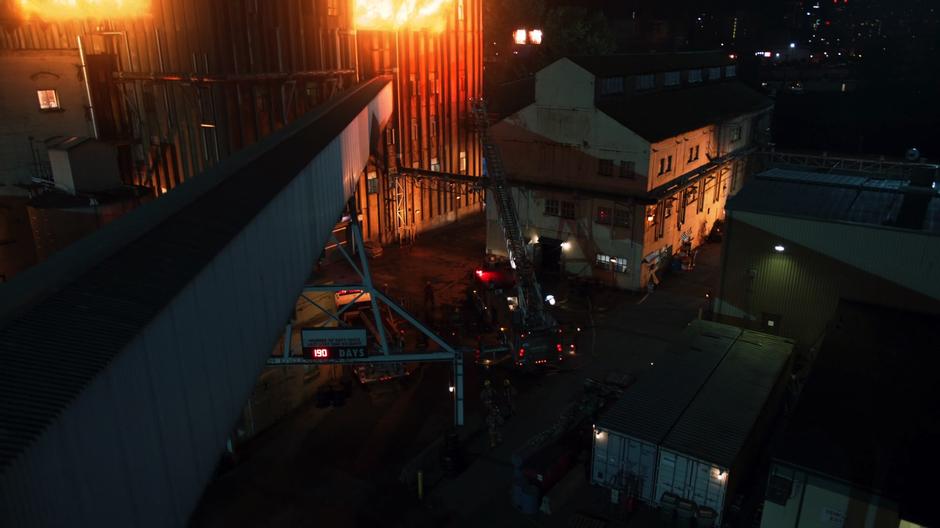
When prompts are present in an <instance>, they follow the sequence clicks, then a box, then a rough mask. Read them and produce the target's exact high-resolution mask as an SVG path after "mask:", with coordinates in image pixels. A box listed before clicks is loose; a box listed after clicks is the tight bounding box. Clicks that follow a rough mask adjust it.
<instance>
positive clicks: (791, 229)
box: [715, 166, 940, 347]
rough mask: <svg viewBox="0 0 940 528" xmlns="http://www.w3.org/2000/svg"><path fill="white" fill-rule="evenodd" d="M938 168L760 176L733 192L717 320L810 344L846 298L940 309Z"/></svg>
mask: <svg viewBox="0 0 940 528" xmlns="http://www.w3.org/2000/svg"><path fill="white" fill-rule="evenodd" d="M915 170H916V171H923V172H915ZM935 171H936V169H935V168H933V169H931V168H929V167H923V166H921V167H915V168H912V169H911V173H910V174H909V175H907V176H906V177H902V176H896V177H887V176H881V175H871V174H867V175H850V174H838V173H834V172H829V173H813V172H805V171H796V170H784V169H771V170H768V171H766V172H763V173H761V174H758V175H757V176H755V177H754V178H753V179H752V180H751V181H750V182H748V184H747V185H746V186H745V187H744V188H743V189H742V190H741V192H739V193H738V194H736V195H735V196H733V197H732V198H730V199H729V200H728V206H727V220H728V225H727V227H726V231H725V240H724V243H723V247H722V263H721V284H720V288H719V291H718V292H717V293H718V294H717V296H716V305H715V316H716V318H715V320H716V321H720V322H724V323H729V324H734V325H737V326H741V327H743V328H751V329H754V330H760V331H762V332H767V333H770V334H776V335H780V336H784V337H788V338H791V339H794V340H795V341H796V342H797V344H798V345H800V346H804V347H811V346H813V345H815V344H816V343H818V342H819V341H820V339H822V337H823V335H824V333H825V331H826V324H827V322H828V321H830V320H831V319H832V316H833V314H834V313H835V310H836V307H837V306H838V304H839V301H840V300H841V299H846V300H851V301H856V302H868V303H877V304H881V305H886V306H893V307H895V308H902V309H911V310H916V311H921V312H928V313H934V314H940V281H937V280H931V279H932V278H933V277H935V276H936V273H937V269H938V267H940V194H938V193H937V191H936V188H935V187H932V185H934V182H935V181H936V177H937V175H936V172H935Z"/></svg>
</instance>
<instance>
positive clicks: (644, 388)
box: [597, 321, 741, 444]
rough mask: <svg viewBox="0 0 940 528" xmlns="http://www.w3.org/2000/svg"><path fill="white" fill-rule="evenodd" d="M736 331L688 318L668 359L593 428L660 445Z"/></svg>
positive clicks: (717, 362)
mask: <svg viewBox="0 0 940 528" xmlns="http://www.w3.org/2000/svg"><path fill="white" fill-rule="evenodd" d="M740 334H741V330H740V329H739V328H735V327H733V326H728V325H723V324H718V323H712V322H709V321H693V322H692V324H690V325H689V327H687V328H686V329H685V330H684V331H683V332H682V334H681V336H680V337H679V340H678V341H677V343H676V344H674V345H673V346H671V347H670V348H669V350H668V354H669V356H668V359H665V360H660V361H659V362H658V363H657V364H656V365H655V366H654V367H653V368H652V369H650V370H649V371H648V372H646V373H645V374H644V375H643V376H641V377H639V378H638V379H637V381H636V383H634V384H633V385H632V386H631V387H630V388H629V389H628V390H627V391H626V392H625V393H624V395H623V397H622V398H620V400H619V401H617V403H615V404H614V405H613V407H611V408H610V410H609V411H607V412H605V413H604V414H603V415H602V416H601V418H600V419H599V420H598V422H597V426H598V427H601V428H604V429H608V430H613V431H617V432H620V433H623V434H627V435H629V436H632V437H634V438H637V439H639V440H645V441H648V442H652V443H655V444H659V443H660V442H662V440H663V439H664V438H665V437H666V434H667V433H668V432H669V430H670V429H671V428H672V426H673V425H674V424H675V423H676V421H677V420H678V419H679V417H680V416H682V413H683V412H684V411H685V409H686V407H688V405H689V402H691V401H692V399H693V398H694V397H695V394H696V393H697V392H698V391H699V389H700V388H701V387H702V384H704V383H705V381H706V380H707V379H708V376H709V375H710V374H711V373H712V371H713V370H714V369H715V367H716V366H718V364H719V363H720V362H721V360H722V358H723V357H724V356H725V354H726V353H727V352H728V350H729V349H730V348H731V346H732V344H733V343H734V341H735V339H737V338H738V336H740Z"/></svg>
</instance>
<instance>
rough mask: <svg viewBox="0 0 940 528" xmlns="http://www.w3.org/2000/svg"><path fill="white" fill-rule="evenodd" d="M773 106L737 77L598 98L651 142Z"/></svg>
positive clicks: (607, 110) (609, 111) (600, 104)
mask: <svg viewBox="0 0 940 528" xmlns="http://www.w3.org/2000/svg"><path fill="white" fill-rule="evenodd" d="M771 106H773V101H771V100H770V99H768V98H767V97H764V96H763V95H761V94H759V93H758V92H756V91H754V90H752V89H750V88H748V87H747V86H745V85H744V84H742V83H740V82H736V81H724V82H716V83H705V84H702V85H700V86H695V87H687V86H683V87H681V88H676V89H672V90H663V91H658V92H652V93H649V94H645V95H633V96H632V97H630V98H629V99H626V98H616V99H603V100H599V101H598V102H597V107H598V109H600V110H601V111H602V112H604V113H605V114H607V115H609V116H610V117H612V118H614V119H616V120H617V121H618V122H620V123H621V124H622V125H623V126H625V127H627V128H629V129H630V130H632V131H633V132H636V133H637V134H639V135H640V137H642V138H644V139H646V140H647V141H650V142H657V141H662V140H664V139H668V138H671V137H674V136H677V135H679V134H681V133H683V132H688V131H690V130H695V129H697V128H702V127H704V126H708V125H711V124H715V123H716V122H719V121H722V120H724V119H728V118H732V117H736V116H741V115H746V114H750V113H754V112H759V111H761V110H766V109H769V108H770V107H771Z"/></svg>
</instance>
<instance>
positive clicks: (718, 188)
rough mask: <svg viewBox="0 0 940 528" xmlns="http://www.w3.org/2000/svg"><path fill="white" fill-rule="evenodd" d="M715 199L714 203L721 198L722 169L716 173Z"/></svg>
mask: <svg viewBox="0 0 940 528" xmlns="http://www.w3.org/2000/svg"><path fill="white" fill-rule="evenodd" d="M715 174H716V176H715V197H714V198H713V199H712V201H713V202H717V201H718V199H719V198H721V169H719V170H717V171H715Z"/></svg>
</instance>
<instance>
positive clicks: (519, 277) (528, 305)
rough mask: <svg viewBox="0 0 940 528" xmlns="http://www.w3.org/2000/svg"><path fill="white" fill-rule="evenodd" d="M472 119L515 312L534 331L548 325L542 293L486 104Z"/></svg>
mask: <svg viewBox="0 0 940 528" xmlns="http://www.w3.org/2000/svg"><path fill="white" fill-rule="evenodd" d="M472 108H473V110H472V111H473V117H474V121H475V122H476V127H477V132H478V133H479V134H480V142H481V144H482V145H483V156H484V158H485V160H486V175H485V176H486V177H488V178H489V180H490V185H489V190H490V191H491V192H492V193H493V198H494V200H495V202H496V203H495V205H496V212H497V214H498V215H499V223H500V225H501V226H502V228H503V237H504V238H505V239H506V248H507V249H508V250H509V262H510V263H511V264H512V267H513V268H514V269H515V271H516V282H517V285H518V292H519V293H518V295H519V309H520V310H521V311H522V320H523V323H524V325H525V327H526V329H527V330H529V331H531V330H536V329H541V328H545V327H548V326H550V323H549V321H548V318H547V317H546V315H547V314H546V313H545V307H544V304H543V301H542V291H541V288H540V287H539V283H538V280H537V279H536V278H535V269H534V267H533V266H532V261H531V260H529V256H528V254H527V253H526V243H525V239H524V238H523V237H522V229H521V228H520V227H519V219H518V217H517V216H516V204H515V203H514V201H513V199H512V192H511V190H510V188H509V185H508V183H507V182H506V175H505V173H504V171H503V161H502V158H501V157H500V155H499V150H498V149H497V148H496V145H495V144H494V143H493V142H492V141H490V138H489V132H488V130H489V119H488V118H487V115H486V104H485V103H484V101H483V100H482V99H479V100H477V101H475V102H474V104H473V105H472Z"/></svg>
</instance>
